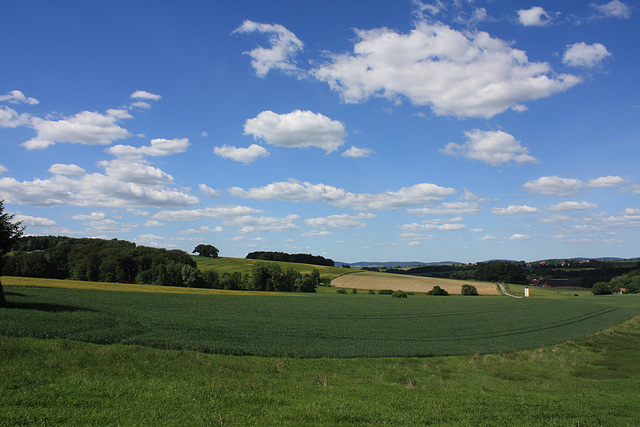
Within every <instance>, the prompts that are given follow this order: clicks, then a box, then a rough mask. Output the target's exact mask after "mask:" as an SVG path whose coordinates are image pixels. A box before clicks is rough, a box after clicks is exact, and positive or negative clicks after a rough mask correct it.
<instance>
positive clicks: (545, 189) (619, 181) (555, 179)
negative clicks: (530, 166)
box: [522, 175, 628, 196]
mask: <svg viewBox="0 0 640 427" xmlns="http://www.w3.org/2000/svg"><path fill="white" fill-rule="evenodd" d="M627 182H628V181H627V180H626V179H623V178H621V177H619V176H611V175H609V176H602V177H599V178H595V179H591V180H589V181H588V182H584V181H581V180H579V179H575V178H561V177H559V176H556V175H552V176H543V177H540V178H538V179H534V180H531V181H528V182H526V183H525V184H524V185H523V186H522V187H523V188H524V189H525V190H527V191H528V192H530V193H534V194H543V195H546V196H571V195H574V194H577V193H579V192H580V191H582V190H587V189H592V188H611V187H617V186H620V185H624V184H626V183H627Z"/></svg>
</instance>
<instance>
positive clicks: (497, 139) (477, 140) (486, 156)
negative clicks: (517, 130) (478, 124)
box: [440, 129, 538, 166]
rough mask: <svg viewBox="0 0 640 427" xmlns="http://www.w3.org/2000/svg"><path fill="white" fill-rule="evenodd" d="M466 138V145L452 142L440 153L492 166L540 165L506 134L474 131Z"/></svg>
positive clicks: (527, 150) (524, 148)
mask: <svg viewBox="0 0 640 427" xmlns="http://www.w3.org/2000/svg"><path fill="white" fill-rule="evenodd" d="M465 136H466V137H467V138H468V139H469V140H468V141H467V142H465V143H464V144H456V143H453V142H450V143H448V144H447V145H445V147H444V148H442V149H440V152H441V153H444V154H448V155H451V156H461V157H465V158H467V159H472V160H480V161H483V162H485V163H486V164H488V165H491V166H498V165H500V164H503V163H508V162H514V163H517V164H523V163H538V160H537V159H536V158H535V157H533V156H531V155H530V154H529V149H528V148H527V147H524V146H523V145H522V144H521V143H520V141H518V140H516V139H515V138H514V137H513V136H512V135H510V134H508V133H506V132H503V131H500V130H499V131H482V130H480V129H473V130H470V131H468V132H465Z"/></svg>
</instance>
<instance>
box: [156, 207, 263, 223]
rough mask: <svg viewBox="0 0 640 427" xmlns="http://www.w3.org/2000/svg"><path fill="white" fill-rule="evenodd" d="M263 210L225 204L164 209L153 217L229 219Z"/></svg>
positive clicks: (176, 219)
mask: <svg viewBox="0 0 640 427" xmlns="http://www.w3.org/2000/svg"><path fill="white" fill-rule="evenodd" d="M261 212H263V211H261V210H259V209H254V208H250V207H248V206H227V205H224V206H215V207H206V208H201V209H183V210H176V211H169V210H163V211H160V212H158V213H157V214H155V215H153V219H161V220H164V221H195V220H197V219H202V218H217V219H228V218H235V217H238V216H245V215H250V214H255V213H261Z"/></svg>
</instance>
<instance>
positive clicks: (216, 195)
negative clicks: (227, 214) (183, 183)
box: [198, 184, 222, 198]
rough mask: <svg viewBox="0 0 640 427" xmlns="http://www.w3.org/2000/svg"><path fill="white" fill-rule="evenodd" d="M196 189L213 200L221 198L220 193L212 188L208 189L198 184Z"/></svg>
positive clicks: (204, 185) (206, 186)
mask: <svg viewBox="0 0 640 427" xmlns="http://www.w3.org/2000/svg"><path fill="white" fill-rule="evenodd" d="M198 188H199V189H200V191H201V192H202V193H203V194H204V195H205V196H207V197H214V198H219V197H222V196H220V192H219V191H218V190H214V189H213V188H211V187H209V186H208V185H206V184H200V185H198Z"/></svg>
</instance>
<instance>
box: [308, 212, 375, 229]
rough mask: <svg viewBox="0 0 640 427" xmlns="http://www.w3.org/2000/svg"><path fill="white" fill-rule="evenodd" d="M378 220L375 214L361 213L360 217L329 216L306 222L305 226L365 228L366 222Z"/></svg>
mask: <svg viewBox="0 0 640 427" xmlns="http://www.w3.org/2000/svg"><path fill="white" fill-rule="evenodd" d="M373 218H377V217H376V216H375V215H374V214H370V213H369V214H365V213H360V214H358V215H348V214H342V215H329V216H326V217H320V218H309V219H305V220H304V225H306V226H307V227H311V228H343V229H344V228H365V227H366V226H367V223H366V222H365V220H367V219H373Z"/></svg>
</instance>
